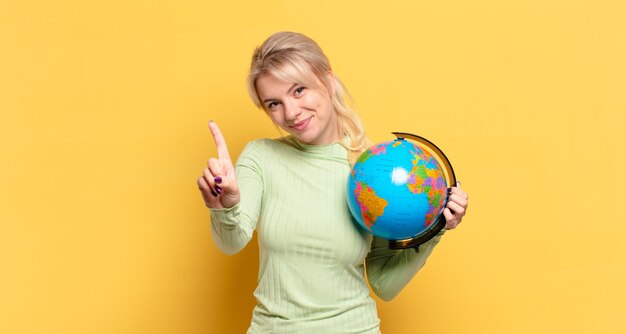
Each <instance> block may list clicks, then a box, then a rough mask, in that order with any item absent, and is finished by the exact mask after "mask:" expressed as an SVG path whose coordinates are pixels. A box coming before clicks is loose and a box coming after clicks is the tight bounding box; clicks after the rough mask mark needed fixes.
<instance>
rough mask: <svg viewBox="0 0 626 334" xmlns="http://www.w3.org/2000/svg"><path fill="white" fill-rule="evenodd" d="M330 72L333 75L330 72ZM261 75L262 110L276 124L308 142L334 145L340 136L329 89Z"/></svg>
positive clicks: (259, 83)
mask: <svg viewBox="0 0 626 334" xmlns="http://www.w3.org/2000/svg"><path fill="white" fill-rule="evenodd" d="M329 75H331V74H329ZM317 83H318V85H317V86H318V87H320V88H317V87H306V86H304V85H303V84H301V83H298V82H286V81H281V80H279V79H277V78H275V77H273V76H270V75H263V76H260V77H259V78H258V79H257V81H256V89H257V93H258V94H259V99H260V100H261V104H262V105H263V109H265V111H266V112H267V114H268V115H269V116H270V118H271V119H272V121H273V122H274V124H276V125H278V126H280V127H281V128H282V129H283V130H285V131H287V132H288V133H290V134H292V135H293V136H295V137H296V138H298V139H299V140H300V141H302V142H303V143H306V144H313V145H324V144H332V143H334V142H336V141H338V140H339V139H341V134H340V130H339V124H338V121H337V113H336V112H335V110H334V108H333V106H332V103H331V100H330V94H329V92H328V90H326V89H325V86H324V85H322V83H321V82H320V81H319V80H317Z"/></svg>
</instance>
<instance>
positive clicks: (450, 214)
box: [443, 182, 469, 230]
mask: <svg viewBox="0 0 626 334" xmlns="http://www.w3.org/2000/svg"><path fill="white" fill-rule="evenodd" d="M448 198H449V199H448V204H447V205H446V208H445V209H444V210H443V215H444V216H445V217H446V229H447V230H451V229H453V228H456V227H457V226H458V225H459V224H460V223H461V220H463V216H465V212H466V211H467V205H468V203H469V195H468V194H467V193H466V192H465V191H463V189H461V182H457V183H456V187H452V188H450V196H449V197H448Z"/></svg>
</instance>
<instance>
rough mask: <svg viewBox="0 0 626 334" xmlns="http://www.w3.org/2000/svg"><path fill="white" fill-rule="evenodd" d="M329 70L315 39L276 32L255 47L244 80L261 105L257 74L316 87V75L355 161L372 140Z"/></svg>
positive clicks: (349, 157)
mask: <svg viewBox="0 0 626 334" xmlns="http://www.w3.org/2000/svg"><path fill="white" fill-rule="evenodd" d="M328 73H332V70H331V67H330V61H329V60H328V58H327V57H326V55H325V54H324V52H323V51H322V49H321V48H320V46H319V45H318V44H317V43H316V42H315V41H313V40H312V39H310V38H309V37H307V36H305V35H303V34H299V33H295V32H278V33H275V34H273V35H272V36H270V37H269V38H268V39H266V40H265V42H263V44H261V46H259V47H257V48H256V50H254V53H253V55H252V61H251V64H250V73H249V74H248V78H247V80H246V84H247V88H248V94H250V97H251V98H252V101H253V102H254V104H255V105H256V106H257V107H259V108H263V106H262V104H261V101H260V98H259V95H258V93H257V90H256V81H257V79H258V78H259V77H260V76H263V75H271V76H273V77H275V78H277V79H279V80H283V81H288V82H298V83H302V84H304V85H307V86H309V87H316V86H318V84H316V81H315V80H314V78H313V76H315V77H316V78H317V79H318V80H319V81H321V82H322V84H323V85H324V86H325V87H326V89H327V90H328V92H329V93H330V99H331V102H332V105H333V108H334V110H335V112H337V118H338V121H339V127H340V129H341V131H342V132H343V134H344V135H347V136H348V137H349V139H350V141H349V143H341V144H342V145H344V146H345V147H346V148H347V149H348V160H349V161H350V163H351V164H354V162H355V161H356V159H357V158H358V156H359V155H360V154H361V153H362V152H363V151H364V150H366V149H367V148H368V147H369V146H370V144H371V143H370V142H369V141H368V140H367V138H366V137H365V130H364V129H363V124H362V123H361V120H360V119H359V117H358V115H357V114H356V112H355V111H354V110H352V108H350V107H349V106H348V104H347V103H346V96H347V97H348V98H350V95H349V93H348V91H347V90H346V88H345V87H344V86H343V84H342V83H341V81H340V80H339V78H337V77H336V76H335V75H327V74H328ZM331 80H334V82H331Z"/></svg>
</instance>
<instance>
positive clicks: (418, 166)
mask: <svg viewBox="0 0 626 334" xmlns="http://www.w3.org/2000/svg"><path fill="white" fill-rule="evenodd" d="M394 134H395V135H396V136H397V138H396V139H395V140H392V141H387V142H382V143H378V144H376V145H373V146H372V147H370V148H369V149H368V150H366V151H365V152H363V153H362V154H361V155H360V156H359V158H358V159H357V161H356V163H355V165H354V166H353V167H352V169H351V171H350V175H349V176H348V186H347V199H348V207H349V208H350V212H351V213H352V216H353V217H354V219H355V220H356V221H357V222H358V223H359V225H361V226H362V227H363V228H364V229H366V230H367V231H368V232H370V233H372V234H373V235H375V236H378V237H381V238H383V239H387V240H389V241H390V243H389V247H390V248H409V247H417V246H418V245H419V244H421V243H423V242H426V241H427V240H429V239H431V238H432V237H433V236H435V235H436V234H437V233H438V232H439V231H440V230H441V229H442V228H443V226H444V225H445V218H444V217H443V215H442V212H443V209H444V207H445V204H446V201H447V199H448V185H449V183H448V182H450V184H452V183H453V182H454V183H456V180H455V177H454V171H453V170H452V166H451V165H450V163H449V161H448V159H447V158H446V157H445V155H444V154H443V152H441V150H439V148H437V147H436V146H435V145H434V144H433V143H432V142H430V141H428V140H426V139H425V138H422V137H419V136H416V135H412V134H407V133H397V132H394ZM406 138H410V139H414V141H415V142H413V141H408V140H406ZM437 158H439V160H442V161H443V164H444V166H445V167H446V172H447V175H448V178H449V179H450V180H448V181H447V180H446V172H444V168H443V167H442V164H441V163H440V162H439V161H438V159H437Z"/></svg>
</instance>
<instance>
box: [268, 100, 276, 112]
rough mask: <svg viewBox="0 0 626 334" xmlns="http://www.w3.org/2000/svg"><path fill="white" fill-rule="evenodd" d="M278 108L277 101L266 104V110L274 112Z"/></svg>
mask: <svg viewBox="0 0 626 334" xmlns="http://www.w3.org/2000/svg"><path fill="white" fill-rule="evenodd" d="M277 106H278V101H272V102H270V103H268V104H267V110H274V109H276V107H277Z"/></svg>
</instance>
